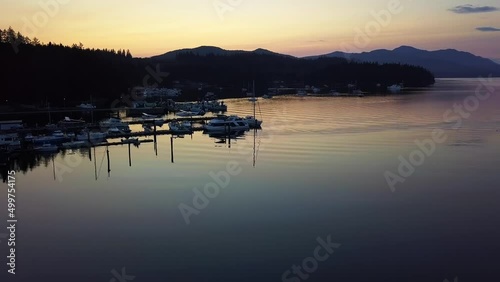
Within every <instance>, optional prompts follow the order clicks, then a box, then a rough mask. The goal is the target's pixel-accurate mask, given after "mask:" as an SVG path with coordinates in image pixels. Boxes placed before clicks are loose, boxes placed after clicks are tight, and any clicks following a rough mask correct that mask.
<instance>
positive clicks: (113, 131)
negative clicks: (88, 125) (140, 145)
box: [107, 127, 123, 135]
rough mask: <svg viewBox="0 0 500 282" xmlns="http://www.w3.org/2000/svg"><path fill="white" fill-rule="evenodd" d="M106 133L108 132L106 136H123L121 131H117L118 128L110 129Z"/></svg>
mask: <svg viewBox="0 0 500 282" xmlns="http://www.w3.org/2000/svg"><path fill="white" fill-rule="evenodd" d="M107 132H108V135H120V134H123V131H121V130H120V129H118V127H110V128H109V129H108V131H107Z"/></svg>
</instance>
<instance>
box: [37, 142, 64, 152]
mask: <svg viewBox="0 0 500 282" xmlns="http://www.w3.org/2000/svg"><path fill="white" fill-rule="evenodd" d="M58 149H59V148H58V147H57V146H56V145H54V144H49V143H45V144H43V145H42V146H39V147H35V148H33V150H35V151H36V152H41V153H52V152H57V150H58Z"/></svg>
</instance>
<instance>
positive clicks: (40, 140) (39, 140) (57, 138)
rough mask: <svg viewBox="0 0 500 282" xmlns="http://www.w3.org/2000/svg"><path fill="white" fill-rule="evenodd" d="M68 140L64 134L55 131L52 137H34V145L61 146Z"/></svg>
mask: <svg viewBox="0 0 500 282" xmlns="http://www.w3.org/2000/svg"><path fill="white" fill-rule="evenodd" d="M67 139H68V138H67V137H66V136H65V135H64V133H63V132H62V131H61V130H55V131H54V132H52V134H51V135H46V136H36V137H33V143H34V144H45V143H50V144H60V143H62V142H64V141H66V140H67Z"/></svg>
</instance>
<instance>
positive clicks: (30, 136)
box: [24, 133, 34, 142]
mask: <svg viewBox="0 0 500 282" xmlns="http://www.w3.org/2000/svg"><path fill="white" fill-rule="evenodd" d="M33 138H34V137H33V134H31V133H28V134H26V136H24V141H26V142H33Z"/></svg>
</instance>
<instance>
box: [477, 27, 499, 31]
mask: <svg viewBox="0 0 500 282" xmlns="http://www.w3.org/2000/svg"><path fill="white" fill-rule="evenodd" d="M476 29H477V30H479V31H484V32H488V31H500V28H496V27H491V26H482V27H477V28H476Z"/></svg>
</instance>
